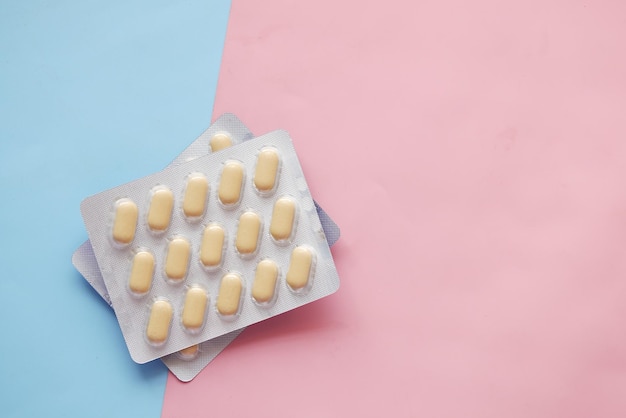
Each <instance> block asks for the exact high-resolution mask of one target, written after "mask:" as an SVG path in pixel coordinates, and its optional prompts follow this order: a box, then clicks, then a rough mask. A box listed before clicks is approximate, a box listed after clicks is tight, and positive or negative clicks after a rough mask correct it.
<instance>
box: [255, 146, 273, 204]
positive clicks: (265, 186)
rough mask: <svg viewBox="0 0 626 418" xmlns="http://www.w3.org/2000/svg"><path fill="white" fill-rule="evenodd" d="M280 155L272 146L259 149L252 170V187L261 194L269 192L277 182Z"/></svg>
mask: <svg viewBox="0 0 626 418" xmlns="http://www.w3.org/2000/svg"><path fill="white" fill-rule="evenodd" d="M279 172H280V155H279V154H278V151H277V150H276V149H275V148H273V147H265V148H263V149H261V151H260V152H259V155H257V159H256V168H255V170H254V180H253V183H254V188H255V189H257V191H259V193H261V194H271V193H272V192H273V191H274V190H275V189H276V185H277V183H278V175H279Z"/></svg>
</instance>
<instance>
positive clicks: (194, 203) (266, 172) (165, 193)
mask: <svg viewBox="0 0 626 418" xmlns="http://www.w3.org/2000/svg"><path fill="white" fill-rule="evenodd" d="M280 167H281V159H280V154H279V153H278V150H276V149H275V148H273V147H265V148H262V149H261V151H260V152H259V154H258V155H257V161H256V168H255V172H254V177H253V180H252V183H253V186H254V189H255V190H256V191H257V193H259V194H260V195H261V196H269V195H271V194H273V193H274V191H275V190H276V187H277V185H278V178H279V174H280ZM245 178H246V169H245V167H244V164H243V163H242V162H241V161H238V160H227V161H226V162H225V163H224V165H223V166H222V170H221V172H220V176H219V180H218V190H217V199H218V201H219V203H220V205H221V206H222V207H223V208H225V209H232V208H235V207H237V206H238V205H239V204H240V203H241V200H242V198H243V193H244V185H245ZM208 195H209V179H208V178H207V176H206V175H205V174H204V173H200V172H194V173H191V174H189V175H188V176H187V177H186V179H185V186H184V193H183V198H182V199H183V201H182V213H183V215H184V216H185V218H186V219H187V220H188V221H190V222H197V221H199V220H200V219H202V217H203V216H204V214H205V212H206V207H207V198H208ZM174 200H175V199H174V193H173V192H172V190H171V189H170V188H169V187H167V186H164V185H158V186H155V187H154V188H152V190H151V191H150V203H149V208H148V213H147V215H146V224H147V226H148V229H149V230H150V231H151V232H152V233H154V234H161V233H164V232H165V231H166V230H167V229H168V228H169V225H170V222H171V219H172V212H173V209H174ZM138 219H139V209H138V207H137V204H136V203H135V202H133V201H132V200H131V199H128V198H123V199H119V200H118V201H117V202H116V203H115V207H114V219H113V225H112V228H111V238H112V239H113V242H114V243H115V245H117V246H122V247H123V246H127V245H130V244H131V243H132V242H133V240H134V239H135V233H136V230H137V222H138Z"/></svg>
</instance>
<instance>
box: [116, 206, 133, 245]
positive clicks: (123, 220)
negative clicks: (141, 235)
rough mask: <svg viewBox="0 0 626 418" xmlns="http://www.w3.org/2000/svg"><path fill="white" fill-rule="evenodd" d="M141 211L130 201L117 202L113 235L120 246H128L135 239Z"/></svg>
mask: <svg viewBox="0 0 626 418" xmlns="http://www.w3.org/2000/svg"><path fill="white" fill-rule="evenodd" d="M138 217H139V209H138V208H137V204H136V203H135V202H133V201H132V200H130V199H120V200H118V201H117V202H115V218H114V219H113V228H112V231H111V235H112V238H113V241H114V242H115V243H116V244H118V245H128V244H130V243H131V242H133V240H134V239H135V230H136V229H137V219H138Z"/></svg>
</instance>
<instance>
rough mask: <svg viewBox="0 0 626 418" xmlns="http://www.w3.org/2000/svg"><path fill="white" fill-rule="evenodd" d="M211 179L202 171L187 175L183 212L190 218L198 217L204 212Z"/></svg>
mask: <svg viewBox="0 0 626 418" xmlns="http://www.w3.org/2000/svg"><path fill="white" fill-rule="evenodd" d="M208 193H209V181H208V180H207V178H206V177H205V176H204V174H201V173H193V174H190V175H189V177H187V186H186V188H185V196H184V198H183V213H184V214H185V216H187V217H189V218H198V217H200V216H202V215H203V214H204V209H205V207H206V200H207V195H208Z"/></svg>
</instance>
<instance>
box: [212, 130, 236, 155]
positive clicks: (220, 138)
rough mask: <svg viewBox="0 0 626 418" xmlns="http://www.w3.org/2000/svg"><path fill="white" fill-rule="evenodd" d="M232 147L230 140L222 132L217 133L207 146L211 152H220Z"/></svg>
mask: <svg viewBox="0 0 626 418" xmlns="http://www.w3.org/2000/svg"><path fill="white" fill-rule="evenodd" d="M232 145H233V141H232V139H230V136H229V135H228V134H225V133H224V132H218V133H216V134H215V135H213V136H212V137H211V139H210V140H209V146H210V147H211V151H212V152H216V151H221V150H223V149H225V148H228V147H230V146H232Z"/></svg>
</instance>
